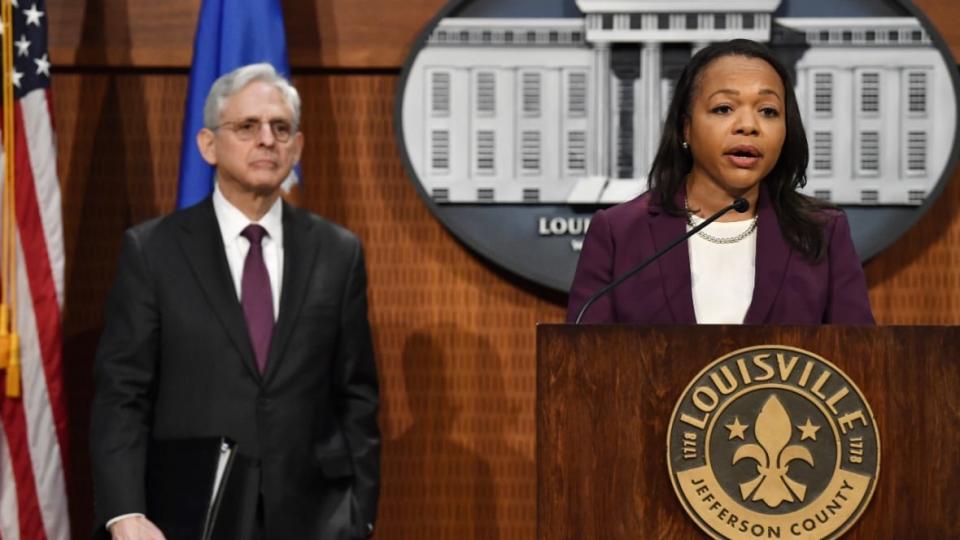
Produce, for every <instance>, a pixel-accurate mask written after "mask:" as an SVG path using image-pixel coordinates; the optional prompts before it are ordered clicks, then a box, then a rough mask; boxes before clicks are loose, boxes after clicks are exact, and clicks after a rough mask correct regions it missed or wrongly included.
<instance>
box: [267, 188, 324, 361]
mask: <svg viewBox="0 0 960 540" xmlns="http://www.w3.org/2000/svg"><path fill="white" fill-rule="evenodd" d="M310 229H311V223H310V220H309V219H307V218H306V216H304V215H303V213H302V211H301V210H298V209H296V208H293V207H292V206H290V205H288V204H286V203H283V286H282V288H281V292H280V315H279V317H278V318H277V326H276V328H275V329H274V331H273V340H272V342H271V344H270V354H269V356H268V359H267V372H266V374H265V376H264V378H265V379H268V380H269V378H270V376H271V375H272V374H273V373H276V370H277V366H278V364H279V363H280V362H281V361H282V359H283V356H284V355H283V351H284V349H285V348H286V345H287V341H289V339H290V333H291V332H292V331H293V327H294V326H295V325H296V322H297V319H298V318H299V315H300V310H301V308H302V307H303V301H304V298H305V297H306V295H307V287H308V285H309V283H310V273H311V269H312V268H313V265H314V260H315V258H316V255H317V252H318V251H319V241H318V240H316V239H314V238H312V237H311V236H310V234H309V233H310Z"/></svg>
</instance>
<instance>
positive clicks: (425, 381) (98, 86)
mask: <svg viewBox="0 0 960 540" xmlns="http://www.w3.org/2000/svg"><path fill="white" fill-rule="evenodd" d="M283 3H284V10H285V15H286V20H287V27H288V41H289V44H290V57H291V63H292V64H293V66H294V72H295V77H294V79H295V80H294V82H295V84H296V85H297V86H298V88H299V89H300V90H301V92H302V94H303V96H304V110H303V117H304V118H303V124H304V131H305V134H306V141H307V144H306V150H305V152H304V160H303V170H304V175H305V178H306V180H305V184H306V197H305V201H306V202H305V204H306V206H307V207H308V208H310V209H311V210H313V211H316V212H318V213H320V214H322V215H325V216H327V217H329V218H331V219H333V220H335V221H339V222H341V223H343V224H345V225H347V226H348V227H350V228H351V229H353V230H354V231H356V232H357V233H358V234H359V235H360V236H361V237H362V239H363V240H364V242H365V245H366V249H367V263H368V266H369V274H370V289H369V294H370V306H371V313H370V317H371V321H372V323H373V327H374V337H375V346H376V350H377V355H378V362H379V367H380V374H381V381H382V397H383V413H382V416H381V423H382V426H383V431H384V436H385V451H384V458H383V487H384V488H383V497H382V500H381V507H380V514H381V519H380V521H379V527H380V532H379V534H378V538H418V539H419V538H504V539H506V538H533V536H534V531H535V527H536V510H535V492H536V486H535V482H536V470H535V466H534V445H535V440H534V436H535V433H534V408H533V407H534V392H535V380H534V376H535V367H534V361H535V324H536V323H537V322H559V321H561V320H562V317H563V308H562V306H561V305H560V303H559V301H558V300H557V298H556V297H552V296H550V295H545V294H544V293H542V291H538V290H537V289H536V288H535V287H532V286H530V285H528V284H524V283H522V282H519V281H517V280H516V279H513V278H510V277H509V276H507V275H505V274H504V273H502V272H501V271H499V270H497V269H496V268H494V267H492V266H490V265H489V264H487V263H485V262H483V261H481V260H480V259H478V258H477V257H475V256H474V255H473V254H472V253H470V252H469V251H468V250H467V249H466V248H465V247H464V246H462V245H461V244H459V243H458V242H457V241H456V240H455V239H454V238H453V237H452V236H451V235H450V234H448V233H447V232H446V231H445V230H444V229H443V228H442V227H441V226H440V225H439V224H438V223H437V221H436V220H434V219H433V217H432V216H431V215H430V213H429V212H428V211H427V208H426V206H425V205H424V204H423V203H422V202H421V201H420V199H419V198H418V196H417V194H416V192H415V190H414V188H413V186H412V185H411V182H410V180H409V179H408V178H407V177H406V176H405V174H404V171H403V168H402V166H401V162H400V157H399V154H398V150H397V146H396V144H395V141H394V127H393V108H394V96H395V92H396V86H397V84H398V79H399V68H400V65H401V64H402V62H403V60H404V58H405V56H406V54H407V52H408V50H409V48H410V46H411V45H412V43H413V42H414V39H415V36H416V35H417V34H418V33H419V32H420V30H421V26H422V25H423V24H425V23H426V22H427V21H429V20H430V19H431V18H432V17H433V16H434V14H435V13H436V11H437V10H438V9H440V8H441V7H442V5H443V3H444V2H443V1H442V0H408V1H406V2H403V3H402V5H400V4H397V3H396V2H394V1H392V0H296V1H295V0H287V1H284V2H283ZM917 4H918V5H920V6H921V7H922V8H923V9H924V10H925V11H926V12H927V13H928V14H929V15H930V17H931V18H932V19H933V20H934V21H935V22H936V23H937V24H938V26H939V28H940V30H941V31H942V32H944V35H945V36H946V37H947V39H948V40H949V41H950V43H951V44H952V46H953V49H954V50H955V51H957V52H960V27H958V26H957V25H955V24H952V23H953V21H955V20H958V18H960V5H958V4H957V3H956V2H954V1H953V0H922V1H918V2H917ZM47 6H48V17H49V20H50V21H51V28H50V45H51V54H52V58H53V60H54V62H55V65H56V67H55V72H54V85H53V86H54V101H55V116H56V122H57V135H58V139H59V141H58V142H59V152H60V153H59V171H60V177H61V181H62V184H63V194H64V197H63V201H64V202H63V204H64V225H65V231H64V232H65V237H66V243H67V305H66V310H65V328H64V330H65V344H64V348H65V373H66V377H67V389H68V397H69V400H70V403H69V405H70V413H71V419H70V420H71V424H70V429H71V441H70V444H71V451H70V457H71V460H70V462H69V463H68V467H69V473H70V474H69V480H68V484H69V485H68V488H69V490H70V497H71V500H70V501H71V514H72V519H73V525H74V529H75V533H76V535H77V536H78V537H87V531H89V530H90V529H89V527H90V521H91V520H90V513H91V500H92V498H91V492H90V479H89V462H88V457H89V456H88V452H87V427H88V411H89V401H90V395H91V392H92V387H91V384H90V378H91V377H90V369H91V364H92V357H93V352H94V349H95V347H96V341H97V338H98V336H99V332H100V329H101V327H102V304H103V299H104V297H105V295H106V291H107V288H108V287H109V284H110V282H111V280H112V277H113V273H114V269H115V264H116V260H117V256H118V253H119V242H120V237H121V234H122V231H123V230H124V229H125V228H126V227H128V226H130V225H132V224H135V223H138V222H140V221H142V220H144V219H147V218H149V217H152V216H155V215H159V214H162V213H166V212H169V211H170V210H171V209H172V208H173V204H174V198H175V192H176V176H177V170H178V161H179V141H180V136H181V133H180V131H181V126H182V114H181V112H180V111H181V110H182V105H183V102H184V98H185V93H186V88H187V70H188V67H189V62H190V55H191V48H192V38H193V32H194V26H195V24H196V16H197V12H198V9H199V0H164V1H162V2H157V1H154V0H48V3H47ZM958 209H960V185H958V182H957V181H956V179H955V180H954V182H953V183H952V184H951V185H950V186H949V187H948V188H947V190H946V191H945V192H944V194H943V195H942V196H941V198H940V199H939V200H938V201H937V203H936V204H935V205H934V206H933V208H932V209H931V211H930V212H929V213H928V214H927V215H926V216H925V217H924V218H923V219H922V221H921V222H920V223H919V225H918V226H917V227H915V228H914V229H913V230H911V231H910V232H909V233H908V234H907V235H906V236H905V237H904V238H902V239H900V240H899V241H898V242H897V243H896V244H895V245H894V246H893V247H892V248H890V249H888V250H887V251H886V252H884V253H883V254H881V255H880V256H878V257H877V258H875V259H874V260H873V261H871V262H870V263H869V264H868V265H867V277H868V279H869V283H870V295H871V300H872V302H873V305H874V310H875V312H876V315H877V318H878V319H879V321H880V322H881V323H886V324H891V323H897V324H957V323H958V322H960V216H958V215H957V214H958V212H957V210H958ZM561 301H562V300H561Z"/></svg>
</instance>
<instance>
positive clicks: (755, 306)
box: [567, 185, 874, 324]
mask: <svg viewBox="0 0 960 540" xmlns="http://www.w3.org/2000/svg"><path fill="white" fill-rule="evenodd" d="M757 204H758V210H757V211H758V213H759V219H758V221H757V235H758V236H757V266H756V277H755V281H754V289H753V300H752V301H751V303H750V308H749V309H748V310H747V314H746V318H745V319H744V324H874V320H873V313H872V311H871V310H870V300H869V299H868V298H867V283H866V278H865V277H864V275H863V268H862V267H861V265H860V259H859V258H858V257H857V253H856V251H855V250H854V247H853V240H852V239H851V237H850V225H849V224H848V223H847V218H846V216H845V215H844V214H843V212H840V211H836V210H827V211H825V212H826V214H827V218H828V219H827V221H826V223H825V224H824V236H825V238H826V240H827V242H828V246H827V253H826V255H825V256H824V257H823V259H822V260H821V261H820V262H819V263H812V262H810V261H809V260H807V259H806V258H804V257H803V256H802V255H801V254H799V253H797V252H795V251H794V250H793V249H792V248H791V247H790V245H789V244H788V243H787V241H786V240H785V239H784V237H783V234H782V233H781V232H780V225H779V223H778V222H777V215H776V212H774V209H773V206H772V205H771V203H770V198H769V195H768V194H767V190H766V189H765V187H764V186H763V185H761V187H760V194H759V197H758V199H757ZM685 231H686V220H685V219H684V218H683V217H682V216H672V215H670V214H668V213H667V212H666V211H664V210H663V209H661V208H660V206H659V205H658V204H656V203H655V202H654V201H653V200H652V195H651V193H650V192H647V193H645V194H643V195H641V196H639V197H637V198H636V199H633V200H632V201H629V202H626V203H623V204H619V205H617V206H614V207H612V208H608V209H606V210H600V211H599V212H597V213H596V215H595V216H594V217H593V220H592V221H591V222H590V228H589V230H588V231H587V236H586V238H585V239H584V242H583V250H582V252H581V253H580V261H579V262H578V263H577V271H576V274H575V275H574V278H573V285H572V286H571V287H570V300H569V303H568V305H567V322H573V321H574V320H575V319H576V318H577V312H578V311H579V310H580V307H581V306H582V305H583V303H584V302H585V301H586V299H587V298H589V297H590V295H591V294H593V293H594V292H596V291H597V290H599V289H600V288H601V287H603V286H604V285H606V284H607V283H610V282H611V281H613V279H615V278H616V277H617V276H620V275H621V274H623V273H625V272H627V271H628V270H630V269H631V268H633V267H635V266H637V265H638V264H640V262H641V261H642V260H643V259H644V258H646V257H648V256H650V255H651V254H653V253H654V252H655V251H657V250H658V249H660V248H662V247H663V246H666V245H667V244H668V243H670V241H672V240H674V239H675V238H677V237H678V236H680V235H682V234H683V233H684V232H685ZM688 250H689V248H688V246H687V245H686V244H685V243H684V244H680V245H678V246H677V247H675V248H674V249H673V250H671V251H670V252H668V253H667V254H666V255H664V256H663V257H661V258H660V259H659V260H658V261H656V262H654V263H653V264H651V265H650V266H648V267H647V268H645V269H644V270H642V271H641V272H640V273H638V274H636V275H634V276H632V277H630V278H629V279H628V280H626V281H625V282H623V283H621V284H620V286H619V287H617V288H616V289H614V290H613V291H610V292H609V293H607V295H606V296H604V297H602V298H600V299H599V300H597V301H596V302H595V303H594V304H593V306H591V307H590V309H589V310H588V311H587V313H586V314H585V315H584V316H583V322H587V323H631V324H696V322H697V321H696V315H695V314H694V310H693V295H692V293H691V289H690V256H689V251H688Z"/></svg>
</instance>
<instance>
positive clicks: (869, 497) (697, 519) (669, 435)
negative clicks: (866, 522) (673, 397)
mask: <svg viewBox="0 0 960 540" xmlns="http://www.w3.org/2000/svg"><path fill="white" fill-rule="evenodd" d="M761 349H780V350H784V351H793V352H798V353H801V354H805V355H808V356H811V357H813V358H816V359H817V360H820V361H821V362H823V363H824V364H826V365H828V366H830V368H831V369H833V370H834V371H835V372H836V373H837V375H840V376H841V377H843V379H844V380H845V381H846V382H847V383H848V384H849V385H850V387H851V388H853V389H854V390H855V391H856V392H857V395H858V396H860V400H861V401H862V402H863V406H864V407H866V409H867V413H868V414H869V415H870V420H871V421H872V422H873V433H874V438H875V440H876V443H877V465H876V467H875V472H874V474H873V481H872V482H871V483H870V488H869V492H868V493H867V495H866V496H865V497H864V498H863V504H861V505H860V511H859V512H858V513H857V515H856V517H855V518H851V519H849V520H847V523H846V524H845V525H844V526H843V527H841V528H840V529H838V530H837V531H834V532H833V533H832V536H830V537H828V538H826V539H824V540H830V539H833V538H839V537H841V536H843V535H844V534H845V533H846V532H847V531H848V530H850V527H852V526H853V525H854V523H856V522H857V521H859V520H860V517H861V516H862V515H863V512H864V511H865V510H866V509H867V507H868V506H870V502H871V501H872V500H873V494H874V492H875V491H876V489H877V483H878V482H879V480H880V457H881V449H880V426H879V425H878V424H877V419H876V417H875V416H874V415H873V409H871V408H870V403H869V402H868V401H867V398H866V397H865V396H864V395H863V392H861V391H860V388H859V387H858V386H857V385H856V384H855V383H854V382H853V380H851V379H850V377H849V376H847V374H846V372H844V371H842V370H841V369H840V368H838V367H837V366H836V365H835V364H834V363H833V362H831V361H829V360H827V359H826V358H824V357H822V356H820V355H819V354H816V353H814V352H811V351H808V350H806V349H801V348H799V347H791V346H789V345H773V344H764V345H752V346H750V347H743V348H741V349H737V350H735V351H732V352H729V353H727V354H725V355H723V356H721V357H719V358H716V359H714V360H713V361H712V362H710V363H709V364H707V365H706V366H705V367H704V368H703V369H701V370H700V372H699V373H697V374H696V375H695V376H694V377H693V378H692V379H690V383H689V384H687V386H686V388H684V389H683V392H682V393H681V394H680V398H679V399H677V404H676V405H674V406H673V414H671V415H670V424H669V426H668V427H667V470H668V473H669V476H670V485H671V486H673V491H674V493H675V494H676V496H677V499H678V500H679V501H680V504H681V506H683V509H684V511H686V512H687V515H688V516H690V518H691V519H693V521H694V522H695V523H696V524H697V525H698V526H699V527H700V530H701V531H703V532H705V533H707V535H708V536H710V537H711V538H713V539H714V540H727V537H726V536H723V535H719V536H717V535H718V534H719V533H715V531H714V530H713V529H712V528H711V527H709V526H707V525H706V524H705V523H703V521H702V520H701V519H700V517H699V515H698V514H697V513H696V512H694V511H693V509H692V508H690V506H689V504H688V502H687V499H686V498H685V497H684V496H683V494H682V493H681V491H680V486H678V485H677V482H676V475H675V474H674V472H673V461H672V460H671V459H670V448H671V445H670V441H671V439H672V438H673V427H674V426H675V425H676V419H677V412H678V411H679V410H680V404H681V403H683V398H684V397H686V396H687V394H688V393H689V392H690V389H691V388H693V386H694V383H696V382H697V381H699V380H700V379H701V378H702V377H703V376H704V375H705V374H706V373H707V372H708V371H710V370H711V369H713V368H714V367H715V366H716V365H717V364H720V363H721V362H723V361H724V360H728V359H729V358H731V357H734V356H737V355H740V354H744V353H747V352H750V351H758V350H761ZM704 444H706V442H704Z"/></svg>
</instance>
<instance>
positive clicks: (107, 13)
mask: <svg viewBox="0 0 960 540" xmlns="http://www.w3.org/2000/svg"><path fill="white" fill-rule="evenodd" d="M445 3H446V2H445V0H407V1H405V2H404V3H403V6H402V9H396V8H397V4H396V2H395V1H394V0H363V1H357V0H283V1H282V4H283V10H284V20H285V23H286V27H287V46H288V50H289V56H290V63H291V65H292V66H293V67H294V68H298V67H299V68H305V67H311V68H316V67H337V68H344V67H353V68H395V67H398V66H400V65H401V64H402V63H403V61H404V59H405V58H406V55H407V52H408V51H409V50H410V47H411V45H412V44H413V40H414V38H415V37H416V35H417V34H418V33H419V32H420V29H421V28H422V27H423V26H424V25H425V24H426V23H427V21H429V20H430V19H431V18H433V16H434V15H435V14H436V13H437V12H438V11H439V10H440V8H441V7H442V6H443V5H444V4H445ZM47 10H48V11H49V17H50V20H51V21H52V26H51V30H50V37H49V40H50V55H51V58H52V60H53V63H54V64H55V65H58V66H117V67H127V66H137V67H182V68H187V67H189V66H190V58H191V56H192V55H193V35H194V32H195V30H196V26H197V15H198V13H199V12H200V0H163V1H156V0H48V1H47Z"/></svg>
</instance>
